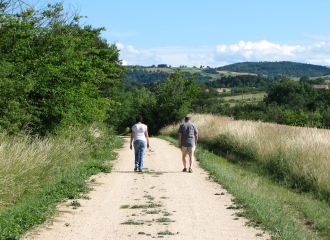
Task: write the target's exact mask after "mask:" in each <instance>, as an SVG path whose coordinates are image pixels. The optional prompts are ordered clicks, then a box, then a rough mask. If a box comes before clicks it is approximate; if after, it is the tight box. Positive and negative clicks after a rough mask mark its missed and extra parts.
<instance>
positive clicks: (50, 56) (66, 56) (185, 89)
mask: <svg viewBox="0 0 330 240" xmlns="http://www.w3.org/2000/svg"><path fill="white" fill-rule="evenodd" d="M18 3H19V2H17V1H12V2H8V3H1V4H0V131H6V132H7V133H9V134H15V133H17V132H20V131H21V130H23V129H24V130H26V129H28V130H29V132H30V133H31V134H37V135H40V136H44V135H46V134H48V133H55V134H56V133H57V132H60V131H63V130H64V131H65V129H67V128H70V127H72V126H73V127H80V126H86V125H90V124H92V123H94V122H99V123H106V124H107V125H108V127H110V128H112V129H115V130H117V131H122V130H124V129H126V128H127V127H131V126H132V125H133V124H134V116H135V115H138V114H140V115H142V116H143V117H144V119H145V123H147V124H149V125H150V126H152V127H151V130H150V132H151V133H156V132H157V131H158V129H160V128H161V127H163V126H164V125H166V124H171V123H173V122H177V121H181V119H182V118H183V117H184V115H185V114H187V113H188V112H190V108H189V107H190V103H191V100H192V99H193V98H195V97H196V95H197V94H198V88H197V86H196V84H195V82H194V77H186V76H185V75H184V74H183V73H182V72H181V71H180V70H177V71H176V72H175V73H173V74H170V75H169V74H168V73H164V72H152V73H150V72H147V71H145V70H144V69H143V70H135V69H134V70H133V71H132V72H131V73H128V76H131V77H132V78H133V77H134V79H138V81H139V82H141V83H145V84H146V86H147V87H148V88H146V87H144V85H143V84H139V83H136V82H134V81H135V80H131V81H132V84H127V86H130V87H131V88H129V87H126V86H125V84H124V79H125V77H126V75H125V74H126V73H127V72H128V71H129V69H128V68H126V67H124V66H122V64H121V61H120V60H119V50H118V49H117V48H116V46H115V44H108V43H107V41H106V40H104V39H102V38H101V37H100V34H101V31H102V30H104V29H103V28H98V29H94V28H92V27H91V26H81V25H80V23H79V20H80V17H79V16H77V15H75V14H68V13H66V12H64V9H63V6H62V4H59V3H57V4H53V5H52V4H48V5H47V7H45V8H42V9H40V10H35V9H30V8H25V10H22V11H21V9H24V7H22V8H21V9H18V10H17V12H18V13H17V14H12V13H11V12H9V11H11V10H12V7H14V6H15V4H18ZM69 16H72V17H71V18H70V17H69ZM159 79H162V81H158V80H159ZM165 80H166V81H165ZM155 81H156V82H155ZM134 84H136V85H135V86H134Z"/></svg>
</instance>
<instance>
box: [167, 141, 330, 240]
mask: <svg viewBox="0 0 330 240" xmlns="http://www.w3.org/2000/svg"><path fill="white" fill-rule="evenodd" d="M162 138H163V139H166V140H168V141H171V142H172V143H174V144H176V143H177V140H175V139H172V138H169V137H162ZM195 155H196V157H197V159H198V161H199V162H200V166H201V167H203V168H204V169H205V170H207V171H208V172H209V173H210V174H211V178H212V179H214V181H216V182H218V183H220V184H222V186H223V187H224V188H225V189H227V190H228V191H229V192H230V193H231V194H233V196H234V197H235V199H234V201H235V204H236V205H237V206H243V207H244V209H245V210H246V211H245V212H244V213H241V216H244V217H247V218H248V219H250V222H248V223H247V225H251V226H259V225H260V226H261V227H263V228H265V229H266V230H268V231H269V232H271V234H272V239H329V238H330V229H329V226H330V218H329V216H330V206H329V205H328V204H327V203H326V202H324V201H323V202H322V201H319V200H316V199H315V198H314V197H313V195H312V194H310V193H299V192H296V191H295V190H292V189H289V188H286V187H284V186H281V185H280V184H278V183H276V182H274V181H273V180H272V179H271V178H270V177H268V176H267V175H264V174H263V173H262V172H261V171H262V170H260V169H258V166H257V165H254V164H253V162H248V163H246V164H240V163H239V162H237V164H233V163H231V162H228V161H226V160H225V159H223V158H221V157H219V156H218V155H216V154H213V153H211V152H209V151H208V150H206V149H203V147H202V144H199V146H198V148H197V150H196V152H195Z"/></svg>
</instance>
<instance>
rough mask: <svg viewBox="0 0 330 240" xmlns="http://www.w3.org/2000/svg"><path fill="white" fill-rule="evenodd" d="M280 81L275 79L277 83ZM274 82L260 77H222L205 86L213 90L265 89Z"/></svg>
mask: <svg viewBox="0 0 330 240" xmlns="http://www.w3.org/2000/svg"><path fill="white" fill-rule="evenodd" d="M276 80H278V79H275V81H276ZM273 82H274V81H273V80H270V79H268V78H263V77H258V76H254V75H238V76H228V77H221V78H220V79H217V80H215V81H212V82H206V83H205V84H206V85H207V86H209V87H213V88H231V87H257V88H258V87H265V86H269V85H270V84H272V83H273Z"/></svg>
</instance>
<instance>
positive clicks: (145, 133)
mask: <svg viewBox="0 0 330 240" xmlns="http://www.w3.org/2000/svg"><path fill="white" fill-rule="evenodd" d="M144 135H145V136H146V139H147V148H149V147H150V145H149V135H148V129H146V131H145V132H144Z"/></svg>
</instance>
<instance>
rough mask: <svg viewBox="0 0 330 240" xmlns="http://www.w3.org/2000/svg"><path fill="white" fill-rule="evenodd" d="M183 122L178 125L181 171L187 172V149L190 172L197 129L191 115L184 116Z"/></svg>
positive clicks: (190, 170)
mask: <svg viewBox="0 0 330 240" xmlns="http://www.w3.org/2000/svg"><path fill="white" fill-rule="evenodd" d="M184 120H185V123H183V124H181V125H180V127H179V131H178V133H179V148H180V149H181V151H182V162H183V167H184V168H183V170H182V171H183V172H187V160H186V157H187V151H188V152H189V160H190V162H189V170H188V171H189V172H190V173H192V172H193V170H192V166H193V163H194V151H195V148H196V147H197V141H198V130H197V127H196V125H195V124H193V123H191V117H189V116H186V117H185V119H184Z"/></svg>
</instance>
